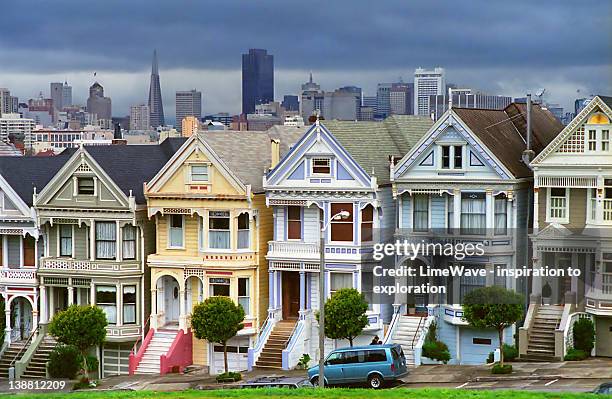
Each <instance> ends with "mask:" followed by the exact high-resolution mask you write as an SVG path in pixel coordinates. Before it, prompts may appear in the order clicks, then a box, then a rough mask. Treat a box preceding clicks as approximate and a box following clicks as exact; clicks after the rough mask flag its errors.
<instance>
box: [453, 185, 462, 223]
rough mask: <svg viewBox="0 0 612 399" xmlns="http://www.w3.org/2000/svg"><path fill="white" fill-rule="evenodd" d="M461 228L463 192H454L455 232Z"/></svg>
mask: <svg viewBox="0 0 612 399" xmlns="http://www.w3.org/2000/svg"><path fill="white" fill-rule="evenodd" d="M460 228H461V190H457V189H455V190H453V230H455V232H459V231H460V230H459V229H460Z"/></svg>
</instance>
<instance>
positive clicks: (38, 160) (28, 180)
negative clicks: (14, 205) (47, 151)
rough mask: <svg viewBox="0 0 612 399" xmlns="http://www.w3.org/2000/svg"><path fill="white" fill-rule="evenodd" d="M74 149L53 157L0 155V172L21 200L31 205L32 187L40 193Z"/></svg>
mask: <svg viewBox="0 0 612 399" xmlns="http://www.w3.org/2000/svg"><path fill="white" fill-rule="evenodd" d="M74 151H75V150H74V149H72V148H71V149H65V150H64V151H62V152H61V153H60V154H59V155H57V156H54V157H31V156H28V157H11V156H9V157H0V174H1V175H2V177H4V179H5V180H6V181H7V183H8V184H9V185H10V186H11V187H12V188H13V190H14V191H15V192H16V193H17V195H19V197H20V198H21V199H22V200H23V202H24V203H25V204H26V205H28V206H32V195H33V194H34V187H36V191H37V192H39V193H40V192H41V191H42V189H43V188H44V187H45V186H46V185H47V183H49V181H51V179H52V178H53V176H55V174H56V173H57V172H58V171H59V170H60V169H61V167H62V166H64V163H66V161H68V159H70V156H71V155H72V154H73V153H74Z"/></svg>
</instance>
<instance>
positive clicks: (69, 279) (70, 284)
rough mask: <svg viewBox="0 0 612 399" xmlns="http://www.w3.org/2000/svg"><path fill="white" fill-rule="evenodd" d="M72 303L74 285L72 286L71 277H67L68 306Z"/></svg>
mask: <svg viewBox="0 0 612 399" xmlns="http://www.w3.org/2000/svg"><path fill="white" fill-rule="evenodd" d="M73 304H74V287H73V286H72V277H68V306H71V305H73Z"/></svg>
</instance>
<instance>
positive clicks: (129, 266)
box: [40, 258, 140, 273]
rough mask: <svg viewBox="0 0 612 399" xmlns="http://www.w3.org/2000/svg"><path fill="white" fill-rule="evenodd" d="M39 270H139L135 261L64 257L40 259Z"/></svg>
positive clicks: (138, 265)
mask: <svg viewBox="0 0 612 399" xmlns="http://www.w3.org/2000/svg"><path fill="white" fill-rule="evenodd" d="M40 270H41V271H43V270H53V271H94V272H110V273H112V272H123V271H126V272H127V271H131V272H135V271H139V270H140V264H139V262H137V261H133V260H131V261H125V262H118V261H112V260H111V261H105V260H94V261H90V260H77V259H65V258H48V259H42V262H41V266H40Z"/></svg>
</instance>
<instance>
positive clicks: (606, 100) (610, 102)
mask: <svg viewBox="0 0 612 399" xmlns="http://www.w3.org/2000/svg"><path fill="white" fill-rule="evenodd" d="M597 97H599V98H601V101H603V102H604V103H605V104H606V105H607V106H608V108H610V109H612V97H608V96H597Z"/></svg>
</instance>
